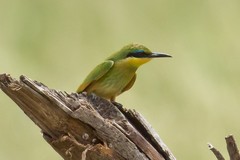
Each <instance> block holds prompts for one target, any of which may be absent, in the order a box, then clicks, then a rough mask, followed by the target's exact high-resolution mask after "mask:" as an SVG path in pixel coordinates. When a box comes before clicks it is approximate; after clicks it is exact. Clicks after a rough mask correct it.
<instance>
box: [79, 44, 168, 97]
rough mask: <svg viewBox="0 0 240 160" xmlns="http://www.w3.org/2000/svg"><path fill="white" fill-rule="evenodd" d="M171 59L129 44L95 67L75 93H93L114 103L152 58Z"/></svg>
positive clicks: (143, 47) (166, 55)
mask: <svg viewBox="0 0 240 160" xmlns="http://www.w3.org/2000/svg"><path fill="white" fill-rule="evenodd" d="M158 57H171V56H170V55H168V54H165V53H156V52H151V51H150V50H149V49H148V48H146V47H145V46H143V45H139V44H130V45H127V46H125V47H123V48H122V49H121V50H120V51H118V52H116V53H114V54H113V55H111V56H110V57H108V58H107V59H106V60H105V61H104V62H103V63H101V64H99V65H98V66H96V67H95V68H94V69H93V70H92V72H90V74H89V75H88V76H87V77H86V79H85V80H84V81H83V83H82V84H81V85H80V86H79V88H78V90H77V92H78V93H80V92H83V91H86V92H87V93H88V94H90V93H94V94H96V95H98V96H100V97H103V98H105V99H108V100H111V101H114V100H115V98H116V96H118V95H120V94H121V93H123V92H125V91H127V90H129V89H130V88H131V87H132V86H133V84H134V82H135V80H136V70H137V69H138V67H139V66H141V65H142V64H144V63H147V62H149V61H150V60H151V59H152V58H158Z"/></svg>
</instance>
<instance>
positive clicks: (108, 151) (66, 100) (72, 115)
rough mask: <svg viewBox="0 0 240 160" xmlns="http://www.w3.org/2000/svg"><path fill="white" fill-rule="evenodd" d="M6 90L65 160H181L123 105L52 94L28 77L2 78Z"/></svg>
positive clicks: (57, 92)
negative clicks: (176, 159) (177, 159)
mask: <svg viewBox="0 0 240 160" xmlns="http://www.w3.org/2000/svg"><path fill="white" fill-rule="evenodd" d="M0 88H1V89H2V91H3V92H5V93H6V94H7V95H8V96H9V97H10V98H11V99H12V100H13V101H14V102H15V103H16V104H17V105H18V106H19V107H20V108H21V109H22V110H23V111H24V113H25V114H26V115H27V116H28V117H29V118H30V119H31V120H32V121H33V122H34V123H35V124H36V125H37V126H39V128H40V129H41V130H42V133H43V138H44V139H45V140H46V141H47V142H48V143H49V144H50V145H51V146H52V147H53V148H54V149H55V151H56V152H58V153H59V154H60V155H61V156H62V157H63V159H65V160H79V159H82V160H111V159H114V160H124V159H129V160H147V159H151V160H175V157H174V155H173V154H172V153H171V151H170V150H169V149H168V147H167V146H166V145H165V144H164V143H163V141H162V140H161V138H160V137H159V136H158V134H157V133H156V132H155V131H154V130H153V128H152V127H151V126H150V125H149V124H148V122H147V121H146V120H145V119H144V117H143V116H142V115H141V114H139V113H138V112H137V111H135V110H130V109H125V108H123V106H122V105H121V104H118V103H111V102H109V101H107V100H105V99H102V98H100V97H97V96H95V95H93V94H91V95H87V94H86V93H81V94H77V93H71V94H68V93H66V92H61V91H56V90H54V89H49V88H48V87H47V86H45V85H44V84H42V83H40V82H37V81H33V80H31V79H29V78H27V77H25V76H21V77H20V80H16V79H13V78H11V76H10V75H7V74H1V75H0Z"/></svg>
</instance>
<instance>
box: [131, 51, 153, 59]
mask: <svg viewBox="0 0 240 160" xmlns="http://www.w3.org/2000/svg"><path fill="white" fill-rule="evenodd" d="M127 57H137V58H138V57H141V58H143V57H149V54H147V53H145V52H133V53H129V54H128V55H127Z"/></svg>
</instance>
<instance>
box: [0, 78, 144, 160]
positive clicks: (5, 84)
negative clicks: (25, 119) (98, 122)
mask: <svg viewBox="0 0 240 160" xmlns="http://www.w3.org/2000/svg"><path fill="white" fill-rule="evenodd" d="M20 79H21V81H20V82H19V81H17V80H15V79H12V78H11V77H10V75H7V74H3V75H0V86H1V89H2V90H3V91H4V92H5V93H6V94H7V95H8V96H10V98H12V99H13V100H14V101H15V102H16V103H17V104H18V105H19V106H21V105H22V102H21V101H24V100H23V99H18V98H16V97H14V96H17V95H19V94H22V92H24V91H25V90H29V89H30V90H29V91H28V92H31V90H33V91H34V93H38V94H39V95H41V96H40V97H43V98H46V97H47V98H49V97H51V98H49V99H48V100H49V101H50V102H51V103H53V104H54V105H57V106H59V107H60V106H61V105H62V101H61V98H62V97H61V98H59V97H58V94H56V95H55V94H52V92H51V90H50V89H48V88H47V87H46V86H44V85H43V84H41V83H38V82H36V81H32V80H31V79H29V78H26V77H25V76H21V78H20ZM15 84H16V86H15ZM44 87H45V88H44ZM22 90H23V91H22ZM48 90H49V92H48ZM15 91H17V92H15ZM14 94H17V95H14ZM39 95H38V96H39ZM55 96H57V98H52V97H55ZM14 98H15V99H14ZM58 98H59V99H58ZM56 101H57V102H59V101H60V103H56ZM62 107H63V106H62ZM62 107H60V108H62ZM20 108H21V107H20ZM64 108H67V107H65V106H64ZM83 108H84V107H83ZM62 109H63V108H62ZM85 109H87V108H85ZM63 110H64V111H65V112H66V113H67V114H69V113H71V110H70V111H69V110H68V109H67V110H66V109H63ZM24 112H25V111H24ZM25 113H26V112H25ZM26 114H27V113H26ZM71 115H73V114H71ZM28 116H29V115H28ZM75 116H76V115H75ZM29 117H30V118H31V119H32V120H33V121H34V120H36V119H34V118H33V117H32V116H31V115H30V116H29ZM80 117H81V116H80ZM75 118H76V117H75ZM78 119H79V117H78ZM80 120H81V119H80ZM83 122H84V121H83ZM35 123H36V122H35ZM39 123H41V122H37V123H36V124H37V125H38V126H39V127H41V125H39ZM93 123H94V122H93ZM87 124H90V123H87ZM90 126H91V125H90ZM109 126H111V125H110V124H108V123H106V127H105V128H104V129H102V130H101V129H99V130H98V131H97V132H98V136H103V137H101V138H100V139H103V140H104V139H108V137H106V136H108V135H107V134H106V130H109ZM112 127H113V128H114V130H115V131H118V132H119V133H118V134H117V135H115V136H113V137H112V138H115V139H117V140H118V142H119V143H116V144H118V145H114V143H111V142H109V146H112V147H113V148H115V150H118V151H117V152H118V153H119V154H120V155H122V156H123V157H125V158H127V159H128V158H130V159H136V160H141V159H143V160H145V159H148V158H147V157H145V155H144V154H143V153H141V152H139V150H138V149H137V148H136V146H135V144H134V143H132V142H131V141H129V143H128V145H126V143H125V142H127V141H128V138H126V136H125V135H124V134H122V132H120V131H119V130H118V129H117V128H115V127H114V126H112ZM43 132H45V131H43ZM108 134H110V135H111V134H112V130H109V132H108ZM121 134H122V136H120V137H122V138H120V137H119V135H121ZM47 137H48V136H47ZM45 139H46V136H45ZM48 140H49V137H48ZM121 143H122V145H120V144H121ZM52 144H53V143H52ZM52 144H50V145H52ZM129 144H130V146H132V147H133V148H132V149H130V148H131V147H130V148H128V147H129ZM52 146H53V145H52ZM119 146H120V147H119ZM53 147H54V146H53ZM54 149H57V148H56V147H55V148H54ZM88 150H89V149H88ZM123 150H125V153H122V151H123ZM58 152H61V151H58ZM135 152H136V153H135ZM61 153H62V152H61ZM60 155H64V156H65V157H64V158H66V159H68V157H66V155H65V154H63V153H62V154H60Z"/></svg>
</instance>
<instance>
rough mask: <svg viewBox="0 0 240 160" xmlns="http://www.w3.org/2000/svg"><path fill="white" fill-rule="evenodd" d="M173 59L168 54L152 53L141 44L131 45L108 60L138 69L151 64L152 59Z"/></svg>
mask: <svg viewBox="0 0 240 160" xmlns="http://www.w3.org/2000/svg"><path fill="white" fill-rule="evenodd" d="M161 57H171V56H170V55H168V54H166V53H158V52H151V51H150V50H149V49H148V48H147V47H145V46H143V45H139V44H129V45H127V46H125V47H123V48H122V49H121V50H120V51H118V52H116V53H115V54H113V55H112V56H110V57H109V58H108V60H113V61H115V62H117V61H125V62H127V63H130V64H132V65H134V66H136V67H139V66H140V65H142V64H144V63H147V62H149V61H150V60H151V59H152V58H161Z"/></svg>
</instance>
